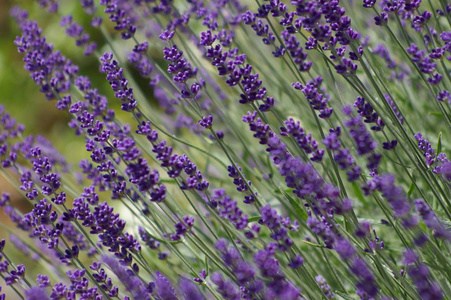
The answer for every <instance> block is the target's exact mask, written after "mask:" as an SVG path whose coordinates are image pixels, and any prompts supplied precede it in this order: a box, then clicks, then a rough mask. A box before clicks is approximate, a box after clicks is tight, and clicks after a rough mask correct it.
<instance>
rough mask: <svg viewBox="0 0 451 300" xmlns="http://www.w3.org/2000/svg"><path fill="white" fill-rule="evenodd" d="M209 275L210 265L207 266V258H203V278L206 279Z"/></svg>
mask: <svg viewBox="0 0 451 300" xmlns="http://www.w3.org/2000/svg"><path fill="white" fill-rule="evenodd" d="M209 273H210V265H209V264H208V257H207V256H205V278H207V277H208V274H209Z"/></svg>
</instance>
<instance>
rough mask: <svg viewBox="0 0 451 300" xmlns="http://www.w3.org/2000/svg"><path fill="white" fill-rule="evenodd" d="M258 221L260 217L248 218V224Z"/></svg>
mask: <svg viewBox="0 0 451 300" xmlns="http://www.w3.org/2000/svg"><path fill="white" fill-rule="evenodd" d="M258 220H260V216H255V217H250V218H249V220H248V222H249V223H250V222H257V221H258Z"/></svg>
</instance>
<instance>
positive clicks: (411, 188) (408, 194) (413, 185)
mask: <svg viewBox="0 0 451 300" xmlns="http://www.w3.org/2000/svg"><path fill="white" fill-rule="evenodd" d="M412 179H413V180H412V183H411V184H410V187H409V190H408V191H407V196H408V197H409V198H410V196H412V193H413V191H414V190H415V184H414V180H415V177H414V176H412Z"/></svg>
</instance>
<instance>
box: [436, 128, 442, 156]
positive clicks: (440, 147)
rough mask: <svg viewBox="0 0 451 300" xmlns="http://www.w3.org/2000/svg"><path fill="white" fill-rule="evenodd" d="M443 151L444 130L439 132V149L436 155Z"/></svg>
mask: <svg viewBox="0 0 451 300" xmlns="http://www.w3.org/2000/svg"><path fill="white" fill-rule="evenodd" d="M441 152H442V132H441V131H440V133H439V134H438V141H437V150H436V155H439V154H440V153H441Z"/></svg>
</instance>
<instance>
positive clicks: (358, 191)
mask: <svg viewBox="0 0 451 300" xmlns="http://www.w3.org/2000/svg"><path fill="white" fill-rule="evenodd" d="M352 189H353V191H354V194H355V196H356V197H357V199H359V201H360V202H361V203H362V204H363V205H364V206H365V208H368V201H366V199H365V197H364V196H363V193H362V190H361V189H360V187H359V186H358V185H357V183H356V182H353V183H352Z"/></svg>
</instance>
